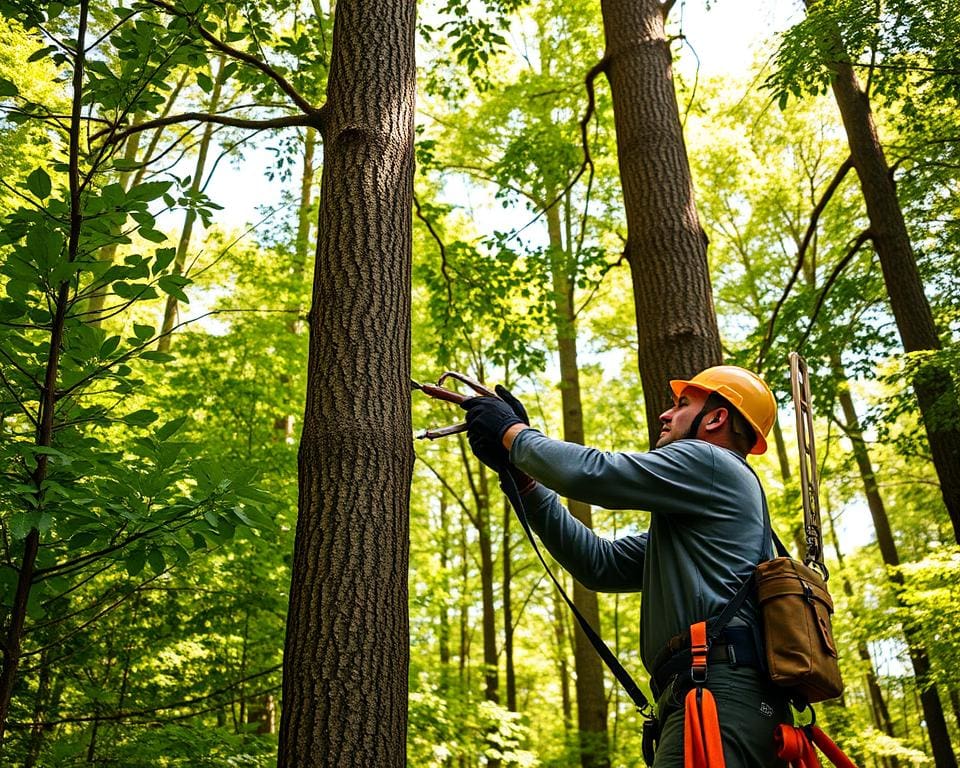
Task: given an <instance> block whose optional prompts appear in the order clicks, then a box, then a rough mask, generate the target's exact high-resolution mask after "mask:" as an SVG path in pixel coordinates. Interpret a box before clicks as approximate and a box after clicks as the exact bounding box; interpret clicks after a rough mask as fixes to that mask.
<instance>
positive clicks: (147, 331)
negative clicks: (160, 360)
mask: <svg viewBox="0 0 960 768" xmlns="http://www.w3.org/2000/svg"><path fill="white" fill-rule="evenodd" d="M155 332H156V331H155V329H154V327H153V326H152V325H140V324H139V323H134V324H133V334H134V335H135V336H136V337H137V338H138V339H140V341H146V340H147V339H149V338H151V337H152V336H153V334H154V333H155Z"/></svg>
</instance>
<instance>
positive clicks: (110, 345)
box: [98, 336, 120, 359]
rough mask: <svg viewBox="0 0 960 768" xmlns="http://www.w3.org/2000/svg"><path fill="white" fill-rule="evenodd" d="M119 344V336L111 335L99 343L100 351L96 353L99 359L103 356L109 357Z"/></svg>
mask: <svg viewBox="0 0 960 768" xmlns="http://www.w3.org/2000/svg"><path fill="white" fill-rule="evenodd" d="M119 346H120V337H119V336H111V337H110V338H109V339H107V340H106V341H104V342H103V344H101V345H100V352H99V353H98V354H99V357H100V358H101V359H103V358H105V357H109V356H110V355H112V354H113V353H114V352H115V351H116V349H117V347H119Z"/></svg>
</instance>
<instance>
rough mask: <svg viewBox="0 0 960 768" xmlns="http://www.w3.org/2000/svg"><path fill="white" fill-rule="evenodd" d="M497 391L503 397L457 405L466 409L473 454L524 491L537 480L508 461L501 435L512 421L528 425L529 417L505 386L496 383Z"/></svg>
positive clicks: (508, 453) (507, 453)
mask: <svg viewBox="0 0 960 768" xmlns="http://www.w3.org/2000/svg"><path fill="white" fill-rule="evenodd" d="M496 393H497V394H498V395H499V396H500V397H501V398H503V399H502V400H497V399H496V398H493V397H474V398H471V399H470V400H466V401H464V402H463V403H461V404H460V407H461V408H463V409H464V410H465V411H466V412H467V437H468V439H469V441H470V448H471V450H472V451H473V454H474V456H476V457H477V458H478V459H480V461H482V462H483V463H484V464H486V465H487V466H488V467H490V468H491V469H493V470H494V471H496V472H501V471H502V470H504V469H505V470H507V471H508V472H509V473H510V475H511V476H512V477H513V480H514V482H515V483H516V485H517V489H518V490H519V491H520V493H521V494H525V493H528V492H529V491H530V490H532V489H533V487H534V486H535V485H536V481H535V480H534V479H533V478H532V477H530V476H529V475H526V474H524V473H523V472H521V471H520V470H519V469H517V468H516V467H515V466H513V464H511V463H510V452H509V451H508V450H507V449H506V448H505V447H504V445H503V434H504V433H505V432H506V431H507V430H508V429H510V427H512V426H513V425H514V424H526V425H528V426H529V424H530V418H529V417H528V416H527V411H526V409H525V408H524V407H523V404H522V403H521V402H520V401H519V400H517V398H515V397H514V396H513V395H512V394H511V393H510V391H509V390H508V389H506V388H505V387H502V386H500V385H499V384H498V385H497V387H496ZM502 484H503V478H502V477H501V485H502Z"/></svg>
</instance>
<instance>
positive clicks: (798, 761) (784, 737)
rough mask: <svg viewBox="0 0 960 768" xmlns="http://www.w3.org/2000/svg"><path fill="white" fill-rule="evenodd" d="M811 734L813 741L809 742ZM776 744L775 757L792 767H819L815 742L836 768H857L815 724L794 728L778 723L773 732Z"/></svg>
mask: <svg viewBox="0 0 960 768" xmlns="http://www.w3.org/2000/svg"><path fill="white" fill-rule="evenodd" d="M811 736H812V737H813V743H811V742H810V738H811ZM774 740H775V741H776V745H777V757H779V758H780V759H781V760H786V761H787V762H789V763H790V764H791V765H792V766H793V768H820V761H819V760H818V759H817V751H816V750H815V749H814V748H813V745H814V744H816V745H817V746H818V747H820V749H821V750H823V754H825V755H826V756H827V757H828V758H830V762H831V763H833V764H834V765H835V766H837V768H857V767H856V765H854V763H853V761H852V760H851V759H850V758H849V757H847V756H846V755H845V754H844V753H843V751H842V750H841V749H840V747H838V746H837V745H836V744H834V742H833V740H832V739H831V738H830V737H829V736H827V734H825V733H824V732H823V731H821V730H820V729H819V728H818V727H817V726H815V725H808V726H806V727H803V728H796V727H794V726H792V725H780V726H778V727H777V730H776V731H775V732H774Z"/></svg>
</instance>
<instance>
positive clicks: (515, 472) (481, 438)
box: [467, 430, 537, 496]
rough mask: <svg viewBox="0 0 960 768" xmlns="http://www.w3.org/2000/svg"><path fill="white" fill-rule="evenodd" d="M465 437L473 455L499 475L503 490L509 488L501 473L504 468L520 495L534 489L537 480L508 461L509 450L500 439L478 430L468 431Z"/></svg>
mask: <svg viewBox="0 0 960 768" xmlns="http://www.w3.org/2000/svg"><path fill="white" fill-rule="evenodd" d="M467 437H468V440H469V441H470V449H471V450H472V451H473V455H474V456H476V457H477V458H478V459H480V461H482V462H483V463H484V464H486V465H487V466H488V467H490V469H492V470H493V471H494V472H496V473H498V474H499V475H500V487H501V488H503V490H504V491H508V490H509V489H508V486H507V481H506V478H505V476H504V474H503V472H504V470H506V471H507V472H508V473H509V474H510V477H512V478H513V482H514V483H515V484H516V486H517V491H519V493H520V495H521V496H522V495H525V494H527V493H529V492H530V491H532V490H533V489H534V487H535V486H536V484H537V481H536V480H534V479H533V478H532V477H530V475H528V474H526V473H524V472H521V471H520V470H519V469H517V468H516V467H515V466H513V464H511V463H510V452H509V451H508V450H507V449H506V448H504V447H503V443H502V442H501V441H500V440H497V439H496V438H495V437H492V436H491V435H488V434H485V433H484V432H482V431H480V430H472V431H470V432H468V433H467Z"/></svg>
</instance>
